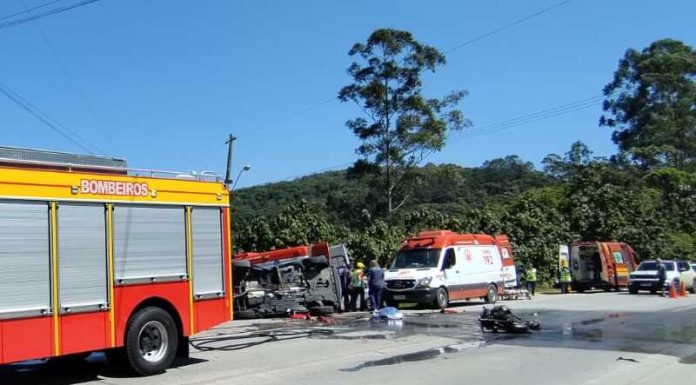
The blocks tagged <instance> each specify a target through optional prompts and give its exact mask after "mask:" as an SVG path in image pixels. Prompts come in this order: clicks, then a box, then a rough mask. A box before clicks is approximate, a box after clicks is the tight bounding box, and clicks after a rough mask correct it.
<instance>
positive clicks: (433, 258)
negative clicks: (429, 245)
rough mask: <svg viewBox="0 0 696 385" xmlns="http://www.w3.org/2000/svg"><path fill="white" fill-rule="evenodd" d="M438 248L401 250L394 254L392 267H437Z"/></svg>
mask: <svg viewBox="0 0 696 385" xmlns="http://www.w3.org/2000/svg"><path fill="white" fill-rule="evenodd" d="M439 256H440V249H414V250H402V251H399V253H398V254H396V258H394V262H392V265H391V268H392V269H418V268H427V267H437V262H438V259H439Z"/></svg>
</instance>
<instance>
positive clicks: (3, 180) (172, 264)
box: [0, 147, 233, 375]
mask: <svg viewBox="0 0 696 385" xmlns="http://www.w3.org/2000/svg"><path fill="white" fill-rule="evenodd" d="M228 202H229V199H228V191H227V189H226V187H225V185H224V184H223V183H222V182H221V181H220V180H219V178H216V177H213V176H211V175H210V174H181V173H163V172H154V171H141V170H129V169H127V168H126V165H125V162H124V161H121V160H118V159H112V158H104V157H93V156H82V155H73V154H64V153H52V152H40V151H34V150H25V149H14V148H7V147H0V364H6V363H12V362H17V361H22V360H28V359H40V358H47V357H56V356H63V355H70V354H79V353H85V352H93V351H106V352H107V355H108V356H109V357H110V358H111V357H113V358H116V359H118V360H119V361H120V362H122V363H124V364H126V366H127V367H129V368H131V369H132V370H133V371H134V372H135V373H136V374H139V375H149V374H154V373H158V372H161V371H163V370H165V369H166V368H167V367H168V366H169V365H170V364H171V363H172V361H173V360H174V358H175V356H177V355H179V356H185V355H187V354H188V336H190V335H192V334H194V333H197V332H199V331H202V330H205V329H208V328H211V327H213V326H215V325H217V324H219V323H222V322H224V321H226V320H230V319H231V318H232V312H233V310H232V309H233V307H232V282H231V266H230V233H229V231H227V229H229V203H228Z"/></svg>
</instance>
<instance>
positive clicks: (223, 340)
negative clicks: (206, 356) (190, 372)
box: [189, 329, 334, 352]
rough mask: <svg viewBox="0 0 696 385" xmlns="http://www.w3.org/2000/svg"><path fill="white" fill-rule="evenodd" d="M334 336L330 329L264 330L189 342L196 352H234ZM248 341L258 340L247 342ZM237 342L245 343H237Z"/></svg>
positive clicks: (219, 335) (220, 335) (203, 338)
mask: <svg viewBox="0 0 696 385" xmlns="http://www.w3.org/2000/svg"><path fill="white" fill-rule="evenodd" d="M332 334H334V331H333V330H331V329H309V330H299V331H292V330H291V331H287V330H283V329H279V330H265V331H260V332H254V333H235V334H218V335H216V336H212V337H200V338H194V339H191V340H190V341H189V345H191V346H192V347H193V348H195V349H196V350H199V351H202V352H207V351H234V350H241V349H246V348H250V347H253V346H258V345H262V344H266V343H269V342H279V341H288V340H294V339H300V338H311V337H312V336H315V335H320V336H327V335H332ZM249 339H260V340H258V341H248V340H249ZM237 341H246V342H242V343H237Z"/></svg>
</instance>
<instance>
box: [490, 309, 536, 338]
mask: <svg viewBox="0 0 696 385" xmlns="http://www.w3.org/2000/svg"><path fill="white" fill-rule="evenodd" d="M479 323H480V324H481V331H484V332H492V333H498V332H504V333H513V334H521V333H529V331H530V330H539V329H541V323H540V322H539V320H537V319H532V320H527V321H525V320H523V319H522V318H520V317H518V316H516V315H515V314H513V313H512V310H510V309H509V308H508V307H507V306H505V305H501V306H495V307H493V308H491V309H489V308H486V307H484V308H483V311H482V312H481V315H480V316H479Z"/></svg>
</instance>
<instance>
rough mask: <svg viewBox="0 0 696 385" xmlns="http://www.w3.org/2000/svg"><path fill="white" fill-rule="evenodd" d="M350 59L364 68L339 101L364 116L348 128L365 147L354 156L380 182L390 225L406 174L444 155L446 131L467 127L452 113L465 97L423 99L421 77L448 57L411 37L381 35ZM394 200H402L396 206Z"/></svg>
mask: <svg viewBox="0 0 696 385" xmlns="http://www.w3.org/2000/svg"><path fill="white" fill-rule="evenodd" d="M348 54H349V55H350V56H352V57H357V58H358V59H359V60H360V61H361V63H358V62H357V61H355V62H353V63H352V64H351V65H350V67H348V74H349V75H350V76H351V78H352V80H353V83H352V84H350V85H348V86H345V87H343V88H342V89H341V90H340V91H339V93H338V98H339V99H340V100H341V101H342V102H348V101H352V102H354V103H356V104H357V105H359V106H360V107H361V109H362V110H363V111H364V113H365V115H366V117H358V118H355V119H352V120H349V121H348V122H347V123H346V126H347V127H348V128H350V129H351V130H352V131H353V133H354V134H355V135H357V137H358V138H359V139H360V141H361V145H360V146H359V147H358V148H357V150H356V152H357V153H358V154H359V155H360V156H361V159H360V160H358V161H357V162H356V163H355V166H354V169H357V170H362V171H365V172H367V173H369V174H372V175H377V176H378V177H379V180H380V181H381V183H380V185H381V191H382V192H383V194H384V195H383V196H384V198H385V200H386V210H385V211H386V214H387V218H388V223H389V222H390V219H391V215H392V213H393V212H394V211H395V210H397V209H399V208H400V207H401V206H402V205H403V204H404V203H405V202H406V200H407V198H408V194H407V191H406V190H407V188H404V186H406V180H407V177H408V176H409V172H408V171H409V170H411V169H412V168H414V167H415V166H416V165H418V163H419V162H420V161H422V160H423V158H424V156H425V155H426V154H427V153H428V152H431V151H439V150H440V149H442V147H443V146H444V145H445V140H446V137H447V132H448V130H459V129H462V128H463V127H465V126H466V125H468V124H469V123H468V121H467V120H466V119H464V116H463V114H462V112H461V111H460V110H457V109H456V108H454V107H455V106H456V105H457V103H458V102H459V100H460V99H461V98H462V97H463V96H464V95H465V92H463V91H455V92H452V93H451V94H450V95H448V96H446V97H444V98H442V99H428V98H425V97H424V96H423V95H422V94H421V88H422V79H421V73H422V72H423V71H425V70H430V71H432V72H435V69H436V68H437V67H439V66H442V65H444V64H445V56H444V55H443V54H442V53H441V52H440V51H438V50H437V49H435V48H433V47H430V46H427V45H423V44H421V43H419V42H418V41H416V40H415V39H414V38H413V36H412V35H411V34H410V33H409V32H405V31H398V30H393V29H378V30H376V31H374V32H373V33H372V34H371V35H370V37H369V38H368V39H367V42H366V43H364V44H363V43H356V44H355V45H354V46H353V48H351V50H350V51H349V52H348ZM395 197H398V198H399V199H400V201H399V202H398V203H396V204H395V201H394V199H395Z"/></svg>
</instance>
